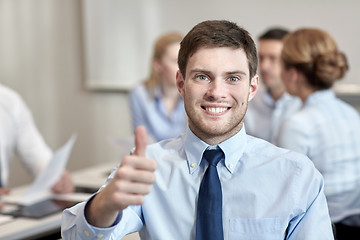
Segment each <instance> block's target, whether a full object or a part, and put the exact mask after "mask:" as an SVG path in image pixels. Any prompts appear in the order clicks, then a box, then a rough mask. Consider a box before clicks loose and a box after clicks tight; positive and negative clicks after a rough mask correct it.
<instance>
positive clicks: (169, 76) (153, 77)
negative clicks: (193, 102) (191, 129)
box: [129, 32, 187, 141]
mask: <svg viewBox="0 0 360 240" xmlns="http://www.w3.org/2000/svg"><path fill="white" fill-rule="evenodd" d="M182 38H183V35H182V34H180V33H177V32H169V33H166V34H164V35H162V36H160V37H159V38H158V39H157V41H156V43H155V46H154V52H153V58H152V63H151V74H150V76H149V78H148V79H147V80H146V81H144V82H143V83H141V84H140V85H138V86H137V87H136V88H135V89H134V90H133V91H132V92H131V93H130V96H129V98H130V108H131V115H132V124H133V130H134V131H135V128H136V127H137V126H139V125H142V126H145V127H146V130H147V132H148V135H149V136H150V138H152V139H153V140H155V141H160V140H163V139H167V138H172V137H176V136H178V135H179V134H181V133H183V132H185V128H186V122H187V118H186V114H185V109H184V100H183V99H182V98H181V96H180V94H179V92H178V90H177V87H176V71H177V70H178V65H177V59H178V52H179V49H180V42H181V40H182Z"/></svg>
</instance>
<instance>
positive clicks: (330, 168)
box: [277, 90, 360, 222]
mask: <svg viewBox="0 0 360 240" xmlns="http://www.w3.org/2000/svg"><path fill="white" fill-rule="evenodd" d="M277 145H279V146H281V147H285V148H288V149H292V150H295V151H298V152H300V153H304V154H306V155H307V156H308V157H309V158H310V159H311V160H312V161H313V162H314V165H315V166H316V167H317V169H318V170H319V171H320V172H321V173H322V175H323V177H324V182H325V188H324V189H325V195H326V197H327V201H328V206H329V210H330V216H331V219H332V221H333V222H338V221H339V220H341V219H343V218H345V217H347V216H350V215H354V214H360V117H359V113H358V112H357V111H356V110H355V109H354V108H353V107H351V106H350V105H349V104H347V103H345V102H343V101H341V100H340V99H338V98H336V96H335V94H334V93H333V92H332V91H331V90H322V91H316V92H315V93H313V94H312V95H310V96H309V97H308V98H307V100H306V101H305V103H304V106H303V108H302V109H301V110H300V111H299V112H297V113H296V114H294V115H292V116H291V117H290V118H289V119H288V120H286V121H285V122H284V124H283V126H282V128H281V130H280V134H279V138H278V140H277Z"/></svg>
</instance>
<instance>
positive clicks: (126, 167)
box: [85, 126, 157, 227]
mask: <svg viewBox="0 0 360 240" xmlns="http://www.w3.org/2000/svg"><path fill="white" fill-rule="evenodd" d="M146 145H147V134H146V129H145V127H143V126H139V127H137V128H136V130H135V151H134V153H133V154H132V155H130V156H125V157H124V158H123V159H122V162H121V164H120V166H119V168H118V169H117V171H116V173H115V175H114V178H113V179H112V180H111V181H110V182H109V184H108V185H107V186H106V187H105V188H104V189H102V190H101V191H100V192H99V193H98V194H97V195H96V196H95V197H94V198H93V199H92V201H91V202H90V203H89V204H88V206H87V209H86V210H85V214H86V218H87V220H88V222H89V223H90V224H92V225H93V226H96V227H108V226H111V225H112V224H113V222H114V221H115V219H116V216H117V214H118V211H121V210H123V209H125V208H127V207H128V206H129V205H141V204H142V203H143V202H144V197H145V195H146V194H148V193H150V191H151V186H152V184H153V183H154V181H155V170H156V167H157V164H156V162H155V160H154V159H150V158H146V155H145V150H146Z"/></svg>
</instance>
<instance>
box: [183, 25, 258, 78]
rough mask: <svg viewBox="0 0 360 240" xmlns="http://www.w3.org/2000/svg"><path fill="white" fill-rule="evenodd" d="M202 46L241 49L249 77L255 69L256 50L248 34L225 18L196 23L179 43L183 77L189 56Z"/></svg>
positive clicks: (256, 61)
mask: <svg viewBox="0 0 360 240" xmlns="http://www.w3.org/2000/svg"><path fill="white" fill-rule="evenodd" d="M202 47H233V48H234V49H239V48H240V49H243V50H244V52H245V54H246V57H247V59H248V64H249V72H250V79H251V78H253V77H254V76H255V74H256V70H257V63H258V60H257V52H256V45H255V43H254V40H253V39H252V38H251V36H250V34H249V33H248V32H247V31H246V30H245V29H243V28H241V27H239V26H237V25H236V24H235V23H232V22H229V21H226V20H209V21H204V22H201V23H199V24H197V25H196V26H195V27H193V28H192V29H191V30H190V32H189V33H188V34H187V35H186V36H185V37H184V39H183V40H182V41H181V44H180V51H179V57H178V65H179V69H180V72H181V74H182V75H183V77H184V78H185V75H186V66H187V62H188V60H189V58H190V57H191V56H192V55H193V54H194V53H195V52H196V51H197V50H199V49H200V48H202Z"/></svg>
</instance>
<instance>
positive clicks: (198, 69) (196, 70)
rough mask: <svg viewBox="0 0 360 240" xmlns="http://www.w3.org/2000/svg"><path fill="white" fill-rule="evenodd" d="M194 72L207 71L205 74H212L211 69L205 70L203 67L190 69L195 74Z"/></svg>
mask: <svg viewBox="0 0 360 240" xmlns="http://www.w3.org/2000/svg"><path fill="white" fill-rule="evenodd" d="M193 73H205V74H210V73H211V71H209V70H205V69H201V68H194V69H192V70H191V71H190V74H193Z"/></svg>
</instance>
